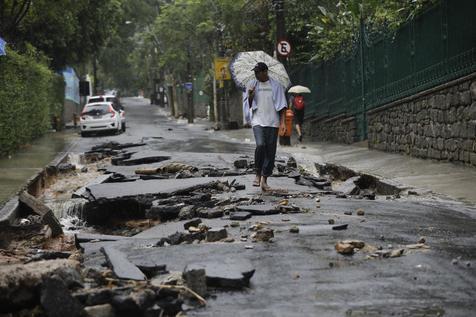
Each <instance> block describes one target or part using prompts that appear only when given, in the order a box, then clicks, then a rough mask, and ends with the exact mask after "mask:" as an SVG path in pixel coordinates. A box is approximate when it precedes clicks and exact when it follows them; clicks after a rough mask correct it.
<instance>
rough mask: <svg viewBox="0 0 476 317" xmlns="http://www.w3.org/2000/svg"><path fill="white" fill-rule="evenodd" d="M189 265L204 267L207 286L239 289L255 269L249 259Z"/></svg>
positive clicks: (244, 285)
mask: <svg viewBox="0 0 476 317" xmlns="http://www.w3.org/2000/svg"><path fill="white" fill-rule="evenodd" d="M190 266H191V267H196V268H204V269H205V274H206V281H207V286H210V287H218V288H224V289H241V288H243V287H247V286H248V285H249V282H250V279H251V277H252V276H253V274H254V272H255V269H254V268H253V266H252V265H251V263H250V262H249V261H246V260H239V261H233V262H231V261H223V262H212V261H210V262H199V263H194V264H192V265H190Z"/></svg>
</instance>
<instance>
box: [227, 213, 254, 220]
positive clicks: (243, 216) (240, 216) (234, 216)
mask: <svg viewBox="0 0 476 317" xmlns="http://www.w3.org/2000/svg"><path fill="white" fill-rule="evenodd" d="M252 215H253V214H252V213H251V212H247V211H238V212H233V213H231V214H230V220H246V219H250V218H251V216H252Z"/></svg>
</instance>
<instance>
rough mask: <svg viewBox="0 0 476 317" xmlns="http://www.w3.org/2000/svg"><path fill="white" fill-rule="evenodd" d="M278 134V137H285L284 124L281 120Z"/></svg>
mask: <svg viewBox="0 0 476 317" xmlns="http://www.w3.org/2000/svg"><path fill="white" fill-rule="evenodd" d="M278 134H279V135H280V136H285V135H286V123H285V122H283V121H282V120H281V122H280V123H279V131H278Z"/></svg>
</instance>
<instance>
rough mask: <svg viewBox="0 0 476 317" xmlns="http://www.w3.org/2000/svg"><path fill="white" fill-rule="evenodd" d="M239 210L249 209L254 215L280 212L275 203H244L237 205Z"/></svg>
mask: <svg viewBox="0 0 476 317" xmlns="http://www.w3.org/2000/svg"><path fill="white" fill-rule="evenodd" d="M236 209H237V210H238V211H247V212H250V213H251V214H252V215H260V216H266V215H275V214H278V213H279V209H278V207H277V206H275V205H242V206H236Z"/></svg>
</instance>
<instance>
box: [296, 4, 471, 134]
mask: <svg viewBox="0 0 476 317" xmlns="http://www.w3.org/2000/svg"><path fill="white" fill-rule="evenodd" d="M475 13H476V1H475V0H459V1H454V0H453V1H451V0H441V2H440V3H439V4H438V5H437V6H435V7H432V8H430V9H429V10H427V11H426V12H423V13H422V14H420V15H419V16H417V17H416V18H415V19H413V20H412V21H410V22H408V23H406V24H405V25H403V26H402V27H401V28H400V29H398V30H397V31H396V32H395V33H392V34H384V35H380V36H377V37H374V38H372V36H371V35H369V34H368V33H367V32H366V31H365V29H366V28H365V26H362V27H361V28H360V32H359V36H358V40H357V41H356V43H355V47H354V50H353V51H352V53H350V54H348V55H346V56H339V57H337V58H335V59H334V60H331V61H327V62H323V63H320V64H317V65H316V64H302V65H292V66H291V67H290V76H291V79H292V82H293V84H300V85H306V86H308V87H310V88H311V91H312V94H311V95H309V96H308V97H307V98H306V103H307V106H306V118H325V117H333V116H337V115H341V114H342V115H349V116H355V117H356V119H357V127H358V131H357V133H358V138H359V139H361V140H362V139H366V138H367V131H366V127H367V122H366V112H367V110H370V109H373V108H376V107H379V106H382V105H384V104H387V103H389V102H392V101H395V100H398V99H400V98H403V97H407V96H410V95H413V94H415V93H417V92H420V91H422V90H426V89H428V88H431V87H434V86H436V85H439V84H442V83H445V82H447V81H450V80H453V79H456V78H458V77H461V76H464V75H467V74H470V73H472V72H475V71H476V19H474V14H475Z"/></svg>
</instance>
